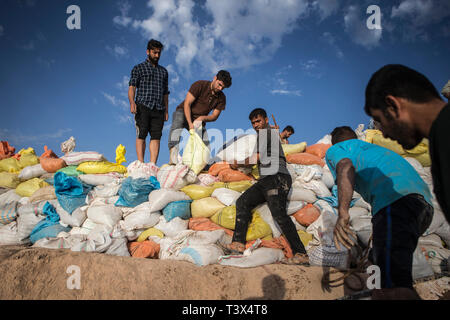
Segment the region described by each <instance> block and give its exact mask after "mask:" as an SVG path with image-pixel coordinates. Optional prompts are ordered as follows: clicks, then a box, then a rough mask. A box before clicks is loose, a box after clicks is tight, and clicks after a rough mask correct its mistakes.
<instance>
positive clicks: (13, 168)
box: [0, 158, 22, 173]
mask: <svg viewBox="0 0 450 320" xmlns="http://www.w3.org/2000/svg"><path fill="white" fill-rule="evenodd" d="M20 170H22V168H21V167H20V164H19V161H18V160H17V159H16V158H7V159H3V160H0V171H6V172H10V173H19V172H20Z"/></svg>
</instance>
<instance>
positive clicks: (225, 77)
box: [216, 70, 231, 88]
mask: <svg viewBox="0 0 450 320" xmlns="http://www.w3.org/2000/svg"><path fill="white" fill-rule="evenodd" d="M216 78H217V80H220V81H222V82H223V84H224V86H225V88H229V87H231V75H230V73H229V72H228V71H226V70H220V71H219V72H217V75H216Z"/></svg>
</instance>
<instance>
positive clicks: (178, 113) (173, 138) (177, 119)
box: [169, 109, 209, 150]
mask: <svg viewBox="0 0 450 320" xmlns="http://www.w3.org/2000/svg"><path fill="white" fill-rule="evenodd" d="M183 128H184V129H186V130H188V131H189V125H188V123H187V120H186V117H185V115H184V110H183V109H180V110H175V112H174V113H173V114H172V126H171V127H170V133H169V150H170V149H172V148H173V147H176V146H178V144H179V143H180V137H181V133H182V132H183ZM200 137H202V140H203V142H204V143H205V144H206V146H209V140H208V134H207V133H206V127H205V126H203V127H202V133H201V136H200Z"/></svg>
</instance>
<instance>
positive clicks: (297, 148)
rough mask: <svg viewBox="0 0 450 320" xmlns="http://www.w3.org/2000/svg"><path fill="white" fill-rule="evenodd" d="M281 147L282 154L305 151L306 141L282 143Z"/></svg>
mask: <svg viewBox="0 0 450 320" xmlns="http://www.w3.org/2000/svg"><path fill="white" fill-rule="evenodd" d="M281 147H282V148H283V151H284V155H285V156H287V155H288V154H293V153H300V152H303V151H305V149H306V142H302V143H297V144H282V145H281Z"/></svg>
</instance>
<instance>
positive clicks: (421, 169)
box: [404, 157, 433, 191]
mask: <svg viewBox="0 0 450 320" xmlns="http://www.w3.org/2000/svg"><path fill="white" fill-rule="evenodd" d="M404 159H405V160H406V161H408V162H409V164H410V165H411V166H412V167H413V168H414V169H415V170H416V171H417V173H418V174H419V176H420V177H421V178H422V180H423V181H424V182H425V183H426V184H428V185H432V183H433V178H432V176H431V172H429V171H427V170H425V168H424V167H423V166H422V164H421V163H420V162H419V161H418V160H417V159H414V158H410V157H405V158H404ZM432 190H433V188H430V191H432Z"/></svg>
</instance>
